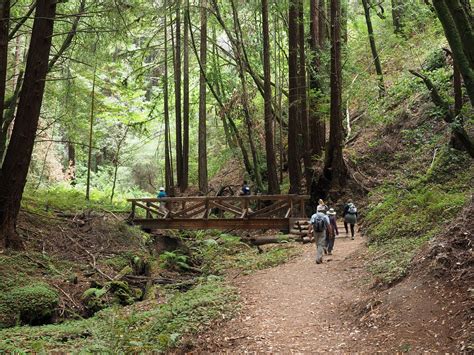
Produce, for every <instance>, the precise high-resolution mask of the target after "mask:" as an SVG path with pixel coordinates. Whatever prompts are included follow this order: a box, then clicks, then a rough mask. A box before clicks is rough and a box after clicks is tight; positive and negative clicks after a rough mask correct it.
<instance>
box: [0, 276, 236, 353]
mask: <svg viewBox="0 0 474 355" xmlns="http://www.w3.org/2000/svg"><path fill="white" fill-rule="evenodd" d="M236 301H237V296H236V292H235V290H234V289H233V288H230V287H229V286H227V285H226V284H224V283H223V282H222V281H221V280H220V279H218V278H216V277H210V278H207V279H203V280H202V282H201V283H200V284H199V285H198V286H196V287H195V288H193V289H191V290H190V291H188V292H185V293H175V294H174V295H173V296H171V297H170V299H169V300H168V302H167V303H166V304H157V303H156V302H155V301H154V302H148V303H146V304H145V305H144V304H136V305H133V306H130V307H126V308H109V309H107V310H104V311H101V312H99V313H97V314H96V316H94V317H93V318H90V319H87V320H78V321H70V322H65V323H63V324H57V325H47V326H41V327H17V328H11V329H5V330H0V351H5V352H31V351H35V352H42V351H46V352H51V351H77V349H81V351H85V352H90V351H105V352H134V351H165V350H167V349H169V348H170V347H173V346H176V345H178V344H179V342H180V340H181V339H182V336H183V335H185V334H192V333H196V332H197V331H199V330H201V329H202V328H203V327H206V326H208V325H209V324H210V323H211V322H212V321H213V320H214V319H217V318H221V319H222V317H226V316H229V315H230V314H231V313H232V311H233V310H235V307H236V304H237V303H236Z"/></svg>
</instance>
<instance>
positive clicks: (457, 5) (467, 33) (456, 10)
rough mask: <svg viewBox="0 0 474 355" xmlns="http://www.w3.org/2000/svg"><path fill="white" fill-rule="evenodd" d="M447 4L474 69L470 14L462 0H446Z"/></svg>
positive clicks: (473, 40)
mask: <svg viewBox="0 0 474 355" xmlns="http://www.w3.org/2000/svg"><path fill="white" fill-rule="evenodd" d="M446 5H447V6H448V8H449V11H450V12H451V16H452V17H453V19H454V24H455V25H456V28H457V30H458V32H459V35H460V37H461V43H462V47H463V50H464V53H465V54H466V57H467V59H468V60H469V65H470V66H471V69H474V31H473V28H472V25H471V20H470V18H469V15H468V14H467V13H466V10H465V7H464V6H463V5H462V4H461V2H460V0H450V1H446Z"/></svg>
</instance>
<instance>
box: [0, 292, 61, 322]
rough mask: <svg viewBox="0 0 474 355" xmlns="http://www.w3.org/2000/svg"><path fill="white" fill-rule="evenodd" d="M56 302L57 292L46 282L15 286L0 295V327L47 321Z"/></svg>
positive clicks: (51, 315) (57, 300) (52, 312)
mask: <svg viewBox="0 0 474 355" xmlns="http://www.w3.org/2000/svg"><path fill="white" fill-rule="evenodd" d="M58 302H59V297H58V294H57V293H56V291H54V290H52V289H51V288H50V287H49V286H48V285H46V284H42V283H36V284H32V285H30V286H23V287H15V288H13V289H11V290H10V291H8V292H5V293H3V294H1V295H0V328H2V327H8V326H12V325H15V324H18V325H20V324H31V325H36V324H42V323H44V322H48V321H50V320H51V318H52V317H53V314H54V312H55V310H56V307H57V305H58Z"/></svg>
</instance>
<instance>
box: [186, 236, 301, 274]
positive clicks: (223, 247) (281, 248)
mask: <svg viewBox="0 0 474 355" xmlns="http://www.w3.org/2000/svg"><path fill="white" fill-rule="evenodd" d="M281 239H282V244H279V245H273V246H268V247H266V248H265V250H264V251H263V252H259V251H258V250H257V249H256V248H254V247H251V246H249V245H247V244H245V243H243V242H241V241H240V238H238V237H235V236H232V235H228V234H221V235H219V239H217V240H214V239H205V238H204V239H203V240H202V241H200V242H199V243H193V244H192V245H191V250H192V251H193V258H194V259H195V261H196V262H198V263H199V264H200V265H201V269H202V270H203V272H205V273H207V274H220V273H223V272H225V271H226V270H229V269H239V270H242V271H244V272H251V271H254V270H260V269H265V268H269V267H274V266H277V265H280V264H282V263H284V262H287V261H288V260H289V259H291V258H292V257H294V256H295V255H298V254H299V253H300V250H299V249H298V248H296V247H295V246H294V245H292V244H290V243H286V241H287V240H286V238H285V237H284V236H282V238H281Z"/></svg>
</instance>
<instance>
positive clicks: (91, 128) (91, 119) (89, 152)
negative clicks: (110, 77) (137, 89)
mask: <svg viewBox="0 0 474 355" xmlns="http://www.w3.org/2000/svg"><path fill="white" fill-rule="evenodd" d="M94 52H95V49H94ZM25 79H26V78H25ZM96 80H97V63H95V64H94V74H93V78H92V91H91V112H90V115H89V146H88V148H87V178H86V200H89V197H90V188H91V169H92V141H93V134H94V114H95V83H96ZM96 167H97V164H96Z"/></svg>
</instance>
